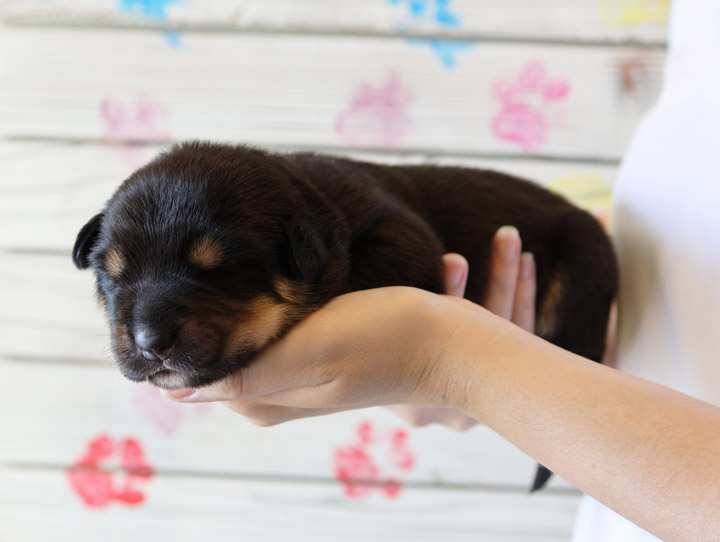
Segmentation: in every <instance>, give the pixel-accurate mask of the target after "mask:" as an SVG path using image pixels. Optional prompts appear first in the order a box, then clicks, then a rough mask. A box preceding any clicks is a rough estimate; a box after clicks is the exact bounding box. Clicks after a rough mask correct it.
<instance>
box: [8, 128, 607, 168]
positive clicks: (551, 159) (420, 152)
mask: <svg viewBox="0 0 720 542" xmlns="http://www.w3.org/2000/svg"><path fill="white" fill-rule="evenodd" d="M2 141H7V142H9V143H56V144H58V145H62V144H66V145H104V146H107V147H123V146H138V147H157V146H161V145H162V146H167V145H168V144H177V143H182V142H183V141H186V140H185V139H179V140H177V141H171V142H168V141H157V140H148V139H123V140H118V139H103V138H92V139H90V138H65V137H52V136H14V135H12V134H9V135H6V136H5V137H2V138H0V142H2ZM248 146H249V147H259V148H262V149H265V150H269V151H275V152H293V151H297V152H317V153H326V154H351V153H373V154H375V155H377V156H378V157H381V156H382V157H419V158H424V159H425V160H432V159H436V158H443V159H448V160H451V159H454V158H455V159H477V160H508V161H517V162H547V163H569V164H577V165H588V166H618V165H619V164H620V160H621V159H620V158H603V157H597V156H575V155H573V156H565V155H559V154H532V153H517V152H507V153H493V152H462V151H459V152H445V151H440V150H433V149H427V148H412V147H403V148H392V149H384V148H382V147H377V148H376V147H360V146H358V147H347V146H328V145H299V144H298V145H267V144H262V145H255V144H253V143H248Z"/></svg>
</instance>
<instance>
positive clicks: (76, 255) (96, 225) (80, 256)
mask: <svg viewBox="0 0 720 542" xmlns="http://www.w3.org/2000/svg"><path fill="white" fill-rule="evenodd" d="M102 219H103V214H102V213H99V214H96V215H95V216H94V217H92V218H91V219H90V221H89V222H88V223H87V224H85V225H84V226H83V227H82V229H81V230H80V233H78V236H77V239H75V246H74V247H73V262H75V265H76V266H77V268H78V269H87V268H88V267H90V251H91V250H92V249H93V247H94V246H95V243H96V242H97V238H98V235H99V234H100V224H101V223H102Z"/></svg>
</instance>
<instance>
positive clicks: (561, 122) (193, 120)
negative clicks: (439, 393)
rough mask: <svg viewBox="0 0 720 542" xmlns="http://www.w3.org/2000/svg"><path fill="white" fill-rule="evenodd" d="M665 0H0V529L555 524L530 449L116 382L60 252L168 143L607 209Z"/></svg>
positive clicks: (449, 534)
mask: <svg viewBox="0 0 720 542" xmlns="http://www.w3.org/2000/svg"><path fill="white" fill-rule="evenodd" d="M667 10H668V1H667V0H574V2H572V3H568V2H567V1H566V0H494V1H491V0H366V1H363V2H358V1H352V0H245V1H242V0H237V1H235V0H232V1H231V0H203V1H201V0H75V1H71V0H0V16H1V19H0V20H1V21H2V22H1V23H0V24H1V26H0V429H1V432H0V541H3V542H7V541H13V542H15V541H46V540H72V541H78V542H90V541H93V542H94V541H96V540H98V539H102V540H118V541H119V540H122V541H125V540H129V539H132V540H137V541H144V540H152V541H155V540H158V537H159V539H161V540H165V539H167V540H170V539H176V540H190V539H195V538H197V537H199V536H202V537H205V538H206V539H208V540H241V539H243V540H408V541H410V540H492V541H518V542H519V541H538V542H539V541H560V540H568V539H569V536H570V531H571V528H572V520H573V516H574V513H575V510H576V507H577V503H578V498H579V494H578V493H577V491H575V490H574V489H573V488H571V487H570V486H569V485H568V484H567V483H565V482H563V481H562V480H558V479H556V480H555V481H554V482H553V483H552V485H551V487H550V489H549V490H547V491H545V492H544V493H542V494H539V495H532V496H529V495H528V494H527V488H528V484H529V482H530V480H531V477H532V474H533V471H534V462H533V461H532V460H531V459H530V458H528V457H526V456H524V455H523V454H522V453H521V452H519V451H518V450H516V449H514V448H513V447H512V446H510V445H509V444H507V443H505V442H504V441H502V440H501V439H500V438H499V437H497V436H496V435H494V434H493V433H492V432H491V431H489V430H488V429H487V428H484V427H476V428H475V429H473V430H471V431H469V432H467V433H464V434H456V433H453V432H452V431H449V430H447V429H445V428H441V427H429V428H423V429H413V430H411V429H409V428H407V427H405V426H403V424H402V423H401V422H400V421H399V420H398V419H397V418H395V417H394V415H393V414H391V413H389V412H387V411H385V410H383V409H372V410H369V411H362V412H349V413H344V414H338V415H335V416H331V417H327V418H323V419H311V420H304V421H299V422H294V423H291V424H288V425H283V426H278V427H274V428H267V429H261V428H257V427H254V426H251V425H250V424H248V423H246V422H244V421H243V420H242V419H241V418H239V417H238V416H235V415H232V414H230V413H229V412H227V411H225V410H224V409H223V408H221V407H218V406H182V405H177V404H174V403H170V402H168V401H166V400H164V399H163V398H162V397H161V396H160V395H159V394H158V393H157V392H156V391H155V390H154V389H152V388H151V387H148V386H137V385H133V384H131V383H129V382H126V381H125V380H123V379H122V378H121V377H120V375H119V373H118V372H117V371H116V370H114V369H113V367H112V363H111V360H110V356H109V353H108V346H107V344H108V334H107V331H106V329H105V326H104V324H103V320H102V318H101V316H100V314H99V311H98V310H97V308H96V307H95V305H94V301H93V299H92V281H91V277H90V276H89V274H88V273H81V272H78V271H76V270H75V269H74V267H73V266H72V263H71V261H70V248H71V246H72V243H73V241H74V236H75V234H76V232H77V231H78V229H79V228H80V227H81V226H82V225H83V223H84V222H85V221H86V220H87V219H88V218H89V217H90V216H91V215H92V214H93V213H95V212H96V211H97V210H98V209H99V208H100V206H101V205H102V204H103V202H104V201H105V200H106V199H107V198H108V197H109V196H110V194H111V193H112V191H113V189H114V188H115V187H116V186H117V185H118V183H119V182H120V181H121V180H122V179H123V178H124V177H126V176H127V175H128V174H129V173H130V172H131V171H132V170H133V169H134V168H135V167H137V166H138V165H141V164H142V163H143V162H144V161H145V160H147V159H148V158H149V157H151V156H152V155H154V154H155V153H156V152H158V151H159V150H161V149H162V148H163V147H165V146H166V145H167V144H168V143H169V142H172V141H176V140H182V139H188V138H205V139H213V140H223V141H238V142H250V143H254V144H259V145H265V146H269V147H272V148H276V149H295V148H299V149H318V150H324V151H329V152H335V153H339V154H344V155H351V156H358V157H363V158H367V159H371V160H378V161H385V162H403V161H407V162H424V161H433V162H438V163H459V164H466V165H477V166H482V167H494V168H498V169H502V170H505V171H509V172H513V173H517V174H520V175H524V176H527V177H530V178H532V179H534V180H536V181H538V182H540V183H542V184H544V185H546V186H550V187H551V188H554V189H557V190H560V191H563V192H565V193H566V194H568V195H569V196H570V197H572V198H573V199H575V200H576V201H578V202H579V203H580V204H582V205H585V206H587V207H588V208H591V209H592V210H593V211H594V212H596V213H598V214H599V215H600V216H601V217H602V218H603V219H604V220H609V217H608V214H607V208H608V201H609V192H610V187H611V185H612V180H613V176H614V174H615V169H616V167H617V163H618V160H619V158H620V156H621V153H622V151H623V149H624V147H625V146H626V144H627V143H628V138H629V136H630V134H631V131H632V128H633V126H634V125H635V123H636V122H637V120H638V119H639V117H640V115H641V114H642V113H643V111H645V110H646V109H647V108H648V107H649V106H650V105H651V104H652V101H653V99H654V97H655V96H656V95H657V92H658V90H659V86H660V82H661V65H662V60H663V55H664V49H663V43H664V36H665V32H664V22H665V19H666V15H667ZM95 463H97V464H99V465H101V466H102V468H103V469H105V470H104V471H96V472H93V471H89V470H86V471H82V470H73V466H75V467H77V466H78V465H81V464H82V465H85V466H86V467H88V468H89V467H91V466H92V465H93V464H95ZM373 468H375V469H376V470H377V475H376V477H375V478H376V482H377V483H375V484H359V485H358V484H352V483H346V482H344V481H343V480H342V477H343V475H342V474H341V473H342V472H350V473H353V474H354V475H355V476H357V477H360V478H362V477H363V473H365V474H366V475H367V474H368V473H369V472H371V471H372V469H373ZM371 478H372V476H371Z"/></svg>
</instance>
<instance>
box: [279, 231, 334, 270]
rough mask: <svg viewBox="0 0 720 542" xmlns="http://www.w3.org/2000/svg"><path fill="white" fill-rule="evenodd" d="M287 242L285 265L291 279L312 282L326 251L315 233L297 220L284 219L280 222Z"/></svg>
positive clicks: (322, 262) (320, 267) (321, 264)
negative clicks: (288, 268) (287, 267)
mask: <svg viewBox="0 0 720 542" xmlns="http://www.w3.org/2000/svg"><path fill="white" fill-rule="evenodd" d="M280 223H281V225H282V229H283V232H284V233H285V238H286V240H287V243H288V244H287V254H286V255H285V257H286V258H287V263H288V265H289V267H290V274H291V275H292V276H293V278H297V279H301V280H305V281H313V280H315V279H317V278H318V277H319V276H320V271H321V270H322V266H323V264H324V263H325V259H326V258H327V249H326V248H325V246H324V245H323V242H322V241H321V239H320V237H319V236H318V234H317V232H316V231H315V230H314V229H313V228H311V227H309V226H307V225H305V224H301V223H300V222H299V221H298V220H295V219H293V218H290V217H284V218H283V219H282V220H281V221H280Z"/></svg>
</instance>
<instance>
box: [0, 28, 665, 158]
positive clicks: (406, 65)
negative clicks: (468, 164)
mask: <svg viewBox="0 0 720 542" xmlns="http://www.w3.org/2000/svg"><path fill="white" fill-rule="evenodd" d="M433 55H434V53H433V52H432V50H431V49H430V48H428V47H426V46H424V45H423V44H421V43H417V42H409V41H407V40H403V39H393V38H365V39H359V38H357V37H343V36H325V37H322V36H288V35H261V34H257V35H235V34H222V35H216V34H193V35H188V36H187V39H186V40H185V46H184V47H183V49H182V50H176V49H173V48H171V47H168V46H167V45H166V44H165V43H163V41H162V40H161V39H160V38H159V37H158V36H156V35H154V34H152V33H148V32H142V31H133V30H129V31H127V32H109V31H105V30H85V29H82V30H80V29H78V30H75V31H67V30H61V29H54V28H42V29H22V30H18V29H9V28H6V29H3V32H2V33H1V34H0V135H4V136H6V137H13V138H57V139H66V138H70V139H81V140H88V139H89V140H142V141H154V142H163V141H168V140H182V139H193V138H200V139H202V138H207V139H214V140H228V141H242V142H251V143H255V144H263V145H285V146H290V145H297V144H299V143H302V144H303V145H304V146H306V147H322V148H348V147H352V148H367V149H386V150H387V149H397V150H402V151H422V152H426V153H453V154H468V155H473V156H474V155H477V156H482V155H486V156H487V155H508V156H523V155H540V156H552V157H564V158H569V159H572V158H581V159H591V160H600V161H608V160H610V161H613V160H617V159H618V158H619V157H620V156H621V154H622V152H623V150H624V148H625V146H626V144H627V142H628V139H629V137H630V133H631V130H632V128H633V126H634V125H635V123H636V122H637V120H638V118H639V117H640V115H641V114H642V112H644V111H645V110H646V109H647V108H648V107H649V106H650V105H651V103H652V102H653V100H654V98H655V96H656V95H657V93H658V90H659V87H660V80H661V63H662V60H663V53H662V52H660V51H655V50H644V49H635V48H602V47H575V48H574V47H557V46H541V45H520V44H489V43H481V42H474V43H472V44H470V45H468V46H467V47H466V48H465V49H463V50H462V51H459V52H458V54H457V57H456V59H455V62H456V64H455V67H454V68H452V69H448V68H446V67H445V66H443V65H442V63H440V62H438V61H437V60H436V58H434V56H433Z"/></svg>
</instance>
